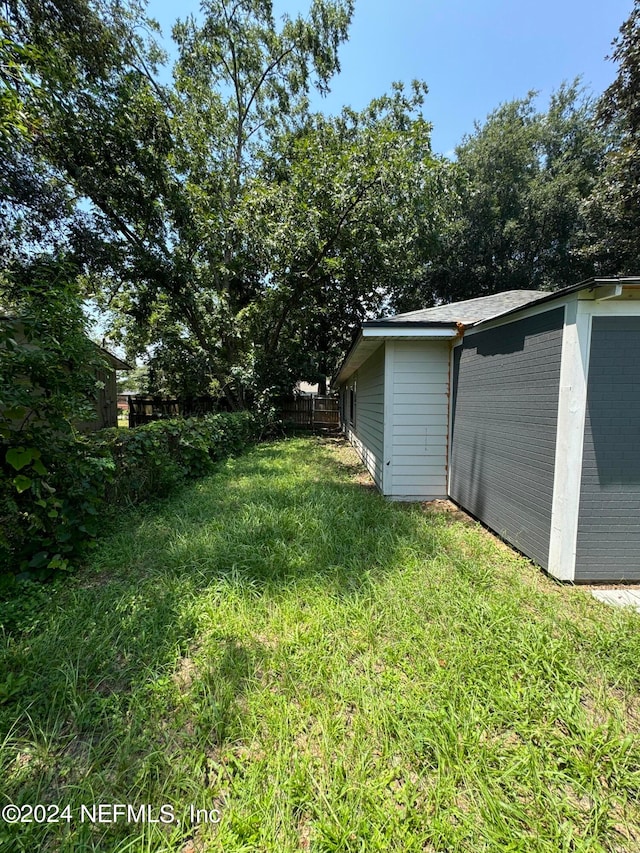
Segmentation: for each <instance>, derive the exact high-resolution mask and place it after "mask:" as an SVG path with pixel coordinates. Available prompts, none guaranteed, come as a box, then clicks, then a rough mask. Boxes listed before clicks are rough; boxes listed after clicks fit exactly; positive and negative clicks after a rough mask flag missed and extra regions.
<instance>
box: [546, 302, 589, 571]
mask: <svg viewBox="0 0 640 853" xmlns="http://www.w3.org/2000/svg"><path fill="white" fill-rule="evenodd" d="M592 304H593V303H590V302H585V301H583V300H577V299H576V300H573V301H572V302H569V303H568V304H567V306H566V309H565V324H564V329H563V333H562V357H561V362H560V396H559V400H558V426H557V433H556V457H555V471H554V477H553V501H552V504H551V538H550V542H549V573H550V574H552V575H554V577H556V578H558V579H559V580H568V581H570V580H573V579H574V578H575V567H576V544H577V537H578V517H579V512H580V486H581V481H582V449H583V444H584V425H585V417H586V404H587V377H588V368H589V350H590V345H591V315H592V313H593V308H592V307H591V306H592Z"/></svg>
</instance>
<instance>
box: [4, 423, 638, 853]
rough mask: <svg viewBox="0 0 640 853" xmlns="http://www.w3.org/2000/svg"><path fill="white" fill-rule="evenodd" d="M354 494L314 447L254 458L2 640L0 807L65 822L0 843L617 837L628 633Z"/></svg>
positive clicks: (575, 601) (201, 490)
mask: <svg viewBox="0 0 640 853" xmlns="http://www.w3.org/2000/svg"><path fill="white" fill-rule="evenodd" d="M363 480H364V478H363V477H362V474H361V469H360V468H359V466H358V465H357V464H356V463H355V460H354V457H353V455H352V452H351V451H350V450H348V449H347V448H345V447H344V446H343V445H341V444H340V443H339V442H335V441H333V442H331V441H326V440H325V441H323V440H319V439H294V440H290V441H283V442H280V443H274V444H266V445H262V446H259V447H257V448H255V449H254V450H252V451H250V452H249V453H247V454H246V455H244V456H243V457H241V458H239V459H234V460H230V461H228V462H226V463H225V464H223V465H221V466H220V468H219V470H218V473H216V474H215V475H214V476H212V477H209V478H207V479H206V480H203V481H201V482H199V483H197V484H196V485H192V486H190V487H188V488H185V489H184V490H182V491H181V492H180V493H179V494H177V495H175V496H174V497H173V498H172V499H171V500H168V501H166V502H164V503H162V504H159V505H157V506H156V507H154V508H153V509H147V510H145V511H140V512H139V513H137V514H135V515H133V516H132V517H129V518H128V519H126V520H123V521H122V523H121V526H120V529H119V530H117V531H115V532H112V533H110V534H108V535H106V536H105V538H104V539H103V540H102V541H101V543H100V545H99V547H98V548H97V549H96V551H95V552H94V554H93V558H92V561H91V565H90V566H89V567H88V568H87V569H86V570H85V571H83V572H82V573H80V574H79V575H78V576H76V578H74V579H73V581H72V583H71V584H70V585H68V586H67V587H65V588H63V589H58V590H57V591H56V594H55V595H54V596H52V597H51V600H50V604H49V605H48V607H47V608H46V609H40V611H39V616H38V619H35V618H34V617H33V613H32V612H31V611H29V619H28V622H27V624H28V625H30V626H31V627H30V628H28V629H27V630H26V631H22V632H15V631H14V632H12V633H5V634H4V635H1V634H0V795H1V796H0V799H1V800H2V803H0V804H4V803H6V802H15V803H18V804H23V803H31V804H34V803H38V802H40V803H57V804H60V806H61V807H62V806H65V805H67V804H69V805H70V806H71V813H72V816H73V819H72V821H71V822H70V823H66V822H62V823H51V824H47V825H38V824H23V825H20V826H19V827H8V826H7V825H5V824H2V823H0V849H3V850H5V849H6V850H7V851H9V850H11V851H14V850H15V851H17V850H24V851H35V850H42V851H65V853H66V851H68V853H72V851H73V853H78V851H98V850H99V851H114V853H115V851H122V853H123V852H124V851H125V850H130V851H182V853H191V851H197V850H202V851H220V853H222V851H224V853H240V851H243V853H244V851H269V853H271V851H273V853H290V851H291V852H292V851H299V850H309V851H317V853H320V851H345V853H347V851H349V853H356V851H358V852H359V853H360V851H362V853H369V852H370V851H398V853H401V852H402V853H405V851H406V852H407V853H410V851H421V853H424V852H425V851H470V853H471V851H473V853H476V851H523V853H524V851H526V853H538V851H540V853H542V851H549V853H557V851H634V850H640V806H639V799H638V798H639V785H640V749H639V742H638V725H639V719H640V699H639V694H638V689H639V684H640V669H639V667H638V663H639V661H640V618H639V617H638V616H637V615H636V614H633V613H629V612H627V611H623V610H617V609H613V608H607V607H606V606H604V605H602V604H599V603H598V602H595V601H593V600H592V599H591V598H590V596H589V594H588V592H586V591H584V590H580V589H576V588H568V587H562V586H560V585H557V584H555V583H554V582H552V581H551V580H549V579H548V578H546V577H544V576H543V575H542V573H541V572H540V571H539V570H538V569H536V568H535V567H534V566H532V565H531V564H530V563H529V562H528V561H526V560H525V559H523V558H521V557H519V556H518V555H516V554H514V553H513V552H512V551H511V550H509V549H508V548H506V547H505V546H504V545H502V544H501V543H500V542H498V541H497V540H496V539H495V538H493V537H492V536H490V535H489V534H488V533H487V532H486V531H484V530H483V529H482V528H481V527H480V526H479V525H477V524H472V523H468V522H465V521H464V520H459V519H457V518H456V517H455V516H454V515H452V514H447V513H442V512H432V511H425V509H424V508H421V507H419V506H402V505H398V504H391V503H388V502H385V501H384V500H383V499H382V498H381V497H380V496H379V495H378V494H377V493H375V492H374V491H373V490H372V489H371V488H368V487H367V486H366V485H364V484H363ZM13 612H14V613H15V612H17V611H16V610H15V608H14V611H13ZM3 685H4V687H3ZM94 803H96V804H97V803H107V804H110V803H131V804H135V805H136V806H139V805H140V804H149V805H151V807H152V810H153V815H152V816H157V813H158V811H159V809H160V807H161V806H162V805H163V804H168V805H171V806H172V807H173V808H174V810H175V814H176V816H177V817H180V818H183V820H182V822H181V823H180V824H179V825H178V824H171V825H163V824H149V823H130V824H126V823H123V822H122V819H120V820H119V821H118V823H115V824H113V823H111V824H108V823H103V824H97V823H91V822H89V821H85V822H81V821H80V820H79V809H80V805H81V804H94ZM191 803H193V804H194V805H195V807H196V808H200V809H204V808H206V809H217V810H218V811H219V814H220V817H221V819H220V821H219V822H218V823H216V824H209V825H207V824H204V823H200V824H199V825H197V826H196V825H192V823H191V821H190V819H189V815H188V813H187V810H188V807H189V804H191ZM3 843H4V847H2V844H3Z"/></svg>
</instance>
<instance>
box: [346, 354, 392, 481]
mask: <svg viewBox="0 0 640 853" xmlns="http://www.w3.org/2000/svg"><path fill="white" fill-rule="evenodd" d="M351 388H355V394H356V405H355V409H356V412H355V423H353V424H351V423H349V411H348V404H347V406H346V408H347V411H346V416H345V420H346V434H347V438H348V439H349V441H350V442H351V443H352V444H353V446H354V447H355V448H356V450H357V451H358V453H359V455H360V457H361V459H362V461H363V463H364V465H365V466H366V468H367V470H368V471H369V473H370V474H371V476H372V477H373V479H374V480H375V483H376V485H377V486H378V488H379V489H380V490H382V471H383V455H384V346H381V347H380V349H378V350H377V351H376V352H375V353H374V354H373V355H372V356H371V358H370V359H368V360H367V361H366V362H365V363H364V364H363V365H362V367H360V369H359V370H358V371H357V373H355V375H354V376H353V377H352V378H351V379H350V380H349V382H348V383H347V386H346V390H347V398H348V391H349V389H351Z"/></svg>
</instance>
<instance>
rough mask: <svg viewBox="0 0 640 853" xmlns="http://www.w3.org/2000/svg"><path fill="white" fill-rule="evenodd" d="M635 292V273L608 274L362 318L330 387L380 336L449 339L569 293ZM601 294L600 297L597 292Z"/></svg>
mask: <svg viewBox="0 0 640 853" xmlns="http://www.w3.org/2000/svg"><path fill="white" fill-rule="evenodd" d="M625 288H626V289H627V290H628V291H635V292H636V293H637V291H638V289H639V288H640V277H638V276H612V277H609V278H590V279H587V280H586V281H581V282H579V283H578V284H574V285H571V286H570V287H564V288H562V289H561V290H555V291H549V290H506V291H504V292H502V293H494V294H491V295H490V296H479V297H476V298H475V299H465V300H463V301H461V302H452V303H449V304H448V305H436V306H435V307H433V308H423V309H421V310H419V311H409V312H408V313H406V314H396V315H395V316H393V317H380V318H378V319H376V320H366V321H365V322H364V323H363V324H362V326H361V327H360V329H359V331H358V333H357V335H356V337H355V340H354V342H353V344H352V346H351V349H350V350H349V352H348V353H347V354H346V356H345V358H344V360H343V362H342V364H341V365H340V367H339V369H338V372H337V373H336V375H335V376H334V378H333V381H332V383H331V384H332V386H334V387H335V386H336V385H337V384H339V383H341V382H344V381H345V380H346V379H347V378H348V377H349V376H350V375H351V374H352V373H354V372H355V371H356V370H358V368H359V367H360V365H361V364H363V363H364V362H365V361H366V360H367V359H368V358H369V357H370V356H371V355H372V353H373V352H375V350H376V349H377V348H378V347H379V346H381V344H382V343H383V341H384V340H394V339H402V338H404V339H405V340H411V339H413V340H417V339H418V338H425V339H427V338H429V339H432V340H437V339H440V340H446V339H447V338H449V339H452V338H455V337H457V336H458V335H460V334H462V333H463V332H464V328H465V327H469V326H477V325H479V324H481V323H486V322H488V321H490V320H497V319H498V318H500V320H502V318H505V320H506V318H508V317H509V315H511V314H516V313H517V312H519V311H521V310H523V309H525V308H528V307H530V306H532V305H538V304H540V303H543V302H552V301H553V300H556V299H562V298H564V297H567V296H570V295H571V294H573V293H579V292H580V291H584V293H581V294H579V298H600V296H601V297H602V298H606V299H610V298H613V297H615V298H620V297H621V296H622V295H623V293H624V292H626V291H624V289H625ZM599 295H600V296H599Z"/></svg>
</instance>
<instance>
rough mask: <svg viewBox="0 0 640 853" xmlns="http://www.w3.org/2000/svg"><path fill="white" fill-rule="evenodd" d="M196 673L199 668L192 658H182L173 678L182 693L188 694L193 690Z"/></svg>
mask: <svg viewBox="0 0 640 853" xmlns="http://www.w3.org/2000/svg"><path fill="white" fill-rule="evenodd" d="M196 672H197V667H196V665H195V663H194V661H193V659H192V658H190V657H183V658H180V660H179V661H178V665H177V667H176V669H175V672H174V673H173V676H172V678H173V683H174V684H175V685H176V687H177V688H178V690H179V691H180V692H181V693H186V692H187V690H189V689H190V688H191V685H192V684H193V680H194V678H195V676H196Z"/></svg>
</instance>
